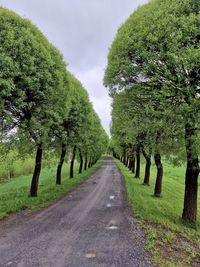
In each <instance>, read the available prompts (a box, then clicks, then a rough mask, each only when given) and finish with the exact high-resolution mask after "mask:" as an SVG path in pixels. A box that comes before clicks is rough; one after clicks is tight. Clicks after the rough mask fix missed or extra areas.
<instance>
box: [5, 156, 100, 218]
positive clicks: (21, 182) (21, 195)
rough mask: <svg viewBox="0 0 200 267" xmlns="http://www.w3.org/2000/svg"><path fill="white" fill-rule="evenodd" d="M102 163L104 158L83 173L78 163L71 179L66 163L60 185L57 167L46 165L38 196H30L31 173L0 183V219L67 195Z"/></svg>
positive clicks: (46, 204)
mask: <svg viewBox="0 0 200 267" xmlns="http://www.w3.org/2000/svg"><path fill="white" fill-rule="evenodd" d="M101 164H102V160H99V161H98V162H97V164H96V165H95V166H93V167H92V168H90V169H88V170H87V171H84V172H83V173H82V174H78V165H75V177H74V178H73V179H69V165H68V164H65V165H64V167H63V177H62V185H59V186H58V185H56V184H55V174H56V167H51V168H48V167H45V168H44V169H43V170H42V173H41V177H40V182H39V191H38V197H37V198H30V197H28V194H29V189H30V183H31V175H30V174H29V175H21V176H18V177H16V178H13V179H11V180H9V181H4V182H2V183H0V219H2V218H4V217H6V216H7V215H8V214H10V213H14V212H17V211H20V210H25V209H30V210H34V209H38V208H43V207H46V206H48V205H49V203H50V202H51V201H52V200H55V199H57V198H59V197H61V196H63V195H65V194H66V193H67V192H69V191H71V190H72V189H73V188H75V187H76V186H77V185H79V184H80V183H81V182H83V181H84V180H85V179H86V178H87V177H88V176H89V175H91V174H92V173H94V172H95V171H96V170H97V169H98V168H99V167H100V166H101Z"/></svg>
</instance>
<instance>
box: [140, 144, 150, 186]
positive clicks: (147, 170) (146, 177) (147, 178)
mask: <svg viewBox="0 0 200 267" xmlns="http://www.w3.org/2000/svg"><path fill="white" fill-rule="evenodd" d="M142 153H143V155H144V158H145V160H146V166H145V175H144V183H143V185H149V181H150V170H151V156H150V155H147V154H146V152H145V150H144V149H142Z"/></svg>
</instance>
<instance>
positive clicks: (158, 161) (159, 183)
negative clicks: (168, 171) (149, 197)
mask: <svg viewBox="0 0 200 267" xmlns="http://www.w3.org/2000/svg"><path fill="white" fill-rule="evenodd" d="M154 158H155V164H156V167H157V176H156V183H155V189H154V196H155V197H160V196H161V193H162V179H163V165H162V161H161V155H160V154H159V153H156V154H155V155H154Z"/></svg>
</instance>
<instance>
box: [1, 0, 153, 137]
mask: <svg viewBox="0 0 200 267" xmlns="http://www.w3.org/2000/svg"><path fill="white" fill-rule="evenodd" d="M147 2H148V0H0V5H1V6H3V7H7V8H9V9H11V10H13V11H15V12H16V13H18V14H19V15H21V16H23V17H26V18H28V19H30V20H31V21H32V22H33V23H34V24H35V25H37V26H38V27H39V28H40V30H41V31H42V32H43V33H44V34H45V35H46V37H47V38H48V39H49V41H50V42H51V43H53V44H54V45H55V46H56V47H57V48H59V49H60V51H61V52H62V53H63V55H64V58H65V60H66V62H67V63H68V69H69V70H70V71H71V72H72V73H73V74H74V75H75V76H76V77H77V78H78V79H79V80H80V81H81V82H82V84H83V85H84V87H85V88H86V89H87V91H88V92H89V96H90V100H91V101H92V102H93V105H94V108H95V110H96V111H97V113H98V114H99V117H100V119H101V121H102V124H103V126H104V128H105V129H106V131H107V132H109V124H110V121H111V118H110V110H111V109H110V100H109V97H108V93H107V90H106V89H105V88H104V87H103V75H104V70H105V67H106V64H107V54H108V49H109V47H110V46H111V44H112V41H113V39H114V37H115V34H116V32H117V29H118V28H119V26H120V25H121V24H122V23H123V22H124V21H125V20H126V18H127V17H128V16H129V15H130V14H131V13H132V12H133V11H134V10H135V9H136V8H137V7H138V6H139V5H142V4H144V3H147Z"/></svg>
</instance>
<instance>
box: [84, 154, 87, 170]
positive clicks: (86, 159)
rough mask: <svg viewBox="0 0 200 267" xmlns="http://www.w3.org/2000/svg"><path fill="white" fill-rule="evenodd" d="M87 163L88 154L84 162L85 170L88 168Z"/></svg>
mask: <svg viewBox="0 0 200 267" xmlns="http://www.w3.org/2000/svg"><path fill="white" fill-rule="evenodd" d="M87 164H88V160H87V154H86V156H85V164H84V170H85V171H86V170H87Z"/></svg>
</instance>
